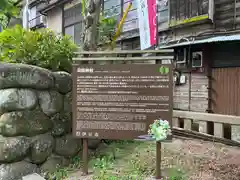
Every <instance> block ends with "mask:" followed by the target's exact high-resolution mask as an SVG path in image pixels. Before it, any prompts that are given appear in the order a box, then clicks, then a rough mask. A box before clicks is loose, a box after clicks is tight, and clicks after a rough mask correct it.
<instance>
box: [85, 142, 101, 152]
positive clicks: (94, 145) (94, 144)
mask: <svg viewBox="0 0 240 180" xmlns="http://www.w3.org/2000/svg"><path fill="white" fill-rule="evenodd" d="M100 143H101V140H100V139H88V148H89V149H93V150H95V149H97V148H98V146H99V144H100Z"/></svg>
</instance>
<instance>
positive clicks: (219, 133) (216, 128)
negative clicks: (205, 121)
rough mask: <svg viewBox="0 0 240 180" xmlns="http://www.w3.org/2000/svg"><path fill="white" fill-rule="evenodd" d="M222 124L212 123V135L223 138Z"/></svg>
mask: <svg viewBox="0 0 240 180" xmlns="http://www.w3.org/2000/svg"><path fill="white" fill-rule="evenodd" d="M223 131H224V130H223V124H222V123H214V136H216V137H219V138H223V137H224V132H223Z"/></svg>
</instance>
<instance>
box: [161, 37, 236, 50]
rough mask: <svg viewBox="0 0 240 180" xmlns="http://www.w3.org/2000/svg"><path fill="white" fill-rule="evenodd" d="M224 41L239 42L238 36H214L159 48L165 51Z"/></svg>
mask: <svg viewBox="0 0 240 180" xmlns="http://www.w3.org/2000/svg"><path fill="white" fill-rule="evenodd" d="M226 41H240V34H237V35H229V36H226V35H225V36H216V37H211V38H207V39H201V40H193V41H187V42H186V41H185V42H182V43H177V44H173V45H163V46H159V48H160V49H165V48H173V47H178V46H187V45H193V44H204V43H213V42H226Z"/></svg>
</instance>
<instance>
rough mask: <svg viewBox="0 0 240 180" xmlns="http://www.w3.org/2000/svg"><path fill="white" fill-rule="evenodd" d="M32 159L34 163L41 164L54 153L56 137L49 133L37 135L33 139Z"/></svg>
mask: <svg viewBox="0 0 240 180" xmlns="http://www.w3.org/2000/svg"><path fill="white" fill-rule="evenodd" d="M32 141H33V142H32V145H31V151H30V156H29V158H30V160H31V162H32V163H34V164H41V163H43V162H44V161H46V160H47V158H48V157H49V156H50V155H51V154H52V151H53V147H54V139H53V137H52V136H51V135H49V134H42V135H39V136H36V137H34V138H33V140H32Z"/></svg>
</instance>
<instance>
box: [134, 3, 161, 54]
mask: <svg viewBox="0 0 240 180" xmlns="http://www.w3.org/2000/svg"><path fill="white" fill-rule="evenodd" d="M137 2H138V24H139V34H140V41H141V49H142V50H143V49H148V48H150V47H152V46H154V45H155V44H156V30H157V25H156V17H157V6H156V0H137Z"/></svg>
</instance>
